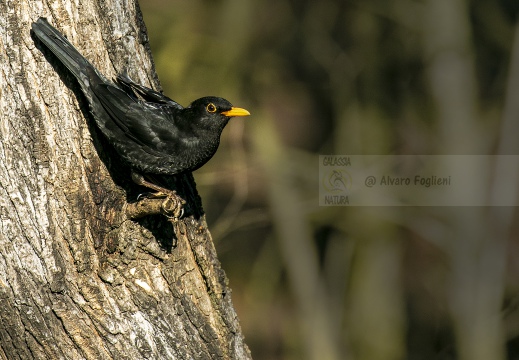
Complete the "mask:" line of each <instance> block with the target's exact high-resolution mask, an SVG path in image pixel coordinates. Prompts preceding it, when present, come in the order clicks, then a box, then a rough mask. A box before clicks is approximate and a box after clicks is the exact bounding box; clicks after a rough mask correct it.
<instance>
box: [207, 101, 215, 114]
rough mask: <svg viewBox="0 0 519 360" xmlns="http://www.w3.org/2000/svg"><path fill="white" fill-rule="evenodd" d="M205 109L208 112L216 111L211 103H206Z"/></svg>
mask: <svg viewBox="0 0 519 360" xmlns="http://www.w3.org/2000/svg"><path fill="white" fill-rule="evenodd" d="M205 109H206V110H207V112H210V113H214V112H216V106H215V105H214V104H213V103H209V104H207V106H206V107H205Z"/></svg>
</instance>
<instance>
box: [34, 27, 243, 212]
mask: <svg viewBox="0 0 519 360" xmlns="http://www.w3.org/2000/svg"><path fill="white" fill-rule="evenodd" d="M32 30H33V32H34V34H35V35H36V37H37V38H38V39H39V40H40V41H41V42H42V43H43V44H45V46H46V47H47V48H49V50H50V51H51V52H52V53H53V54H54V55H55V56H56V57H57V58H58V59H59V60H60V61H61V62H62V63H63V65H65V67H67V69H68V70H69V71H70V72H71V73H72V75H74V76H75V77H76V78H77V80H78V82H79V85H80V86H81V89H82V91H83V93H84V94H85V96H86V98H87V100H88V102H89V105H90V111H91V113H92V114H93V117H94V119H95V121H96V123H97V126H98V127H99V129H101V132H102V133H103V134H104V136H106V138H107V139H108V141H109V142H110V143H111V144H112V145H113V146H114V148H115V150H116V151H117V152H118V154H119V155H120V156H121V157H122V158H123V159H124V160H125V161H126V162H127V163H128V165H129V166H130V167H131V168H132V179H133V180H134V181H135V182H136V183H137V184H139V185H143V186H146V187H148V188H151V189H154V190H155V191H158V192H159V193H161V194H164V195H165V196H168V197H170V198H171V197H173V198H176V201H177V203H180V205H179V207H180V208H181V204H182V203H183V200H181V199H179V198H178V196H177V195H175V192H174V191H171V190H168V189H165V188H163V187H161V186H158V185H156V184H154V183H153V182H150V181H147V180H145V179H144V177H143V175H142V174H161V175H175V174H180V173H183V172H190V171H194V170H196V169H198V168H200V167H201V166H202V165H204V164H205V163H206V162H207V161H209V159H211V158H212V157H213V155H214V154H215V152H216V150H217V149H218V145H219V143H220V135H221V133H222V130H223V128H224V127H225V125H227V123H228V122H229V119H230V118H231V117H234V116H247V115H250V113H249V112H248V111H247V110H245V109H241V108H237V107H233V106H232V104H231V103H230V102H229V101H227V100H225V99H222V98H219V97H214V96H208V97H203V98H201V99H198V100H195V101H193V102H192V103H191V105H189V106H188V107H186V108H184V107H182V106H181V105H179V104H178V103H176V102H175V101H173V100H172V99H170V98H168V97H167V96H164V95H162V94H161V93H159V92H157V91H154V90H153V89H150V88H147V87H145V86H142V85H139V84H136V83H135V82H133V81H132V80H131V79H130V78H129V77H128V76H127V75H126V74H122V75H119V76H117V83H114V82H111V81H110V80H108V79H107V78H106V77H105V76H103V75H102V74H101V73H100V72H99V71H98V70H97V69H96V68H95V67H94V66H93V65H92V64H91V63H90V62H89V61H88V60H87V59H86V58H85V57H83V56H82V55H81V54H80V53H79V52H78V51H77V50H76V48H75V47H74V46H73V45H72V44H71V43H70V42H69V41H68V40H67V39H66V38H65V37H64V36H63V35H62V34H61V33H60V32H59V31H58V30H56V29H55V28H54V27H52V26H51V25H50V24H49V23H48V21H47V20H46V19H45V18H39V19H38V20H37V21H36V22H35V23H33V24H32ZM172 200H174V199H172ZM180 208H178V209H177V210H176V211H175V213H176V214H177V215H178V214H179V213H180Z"/></svg>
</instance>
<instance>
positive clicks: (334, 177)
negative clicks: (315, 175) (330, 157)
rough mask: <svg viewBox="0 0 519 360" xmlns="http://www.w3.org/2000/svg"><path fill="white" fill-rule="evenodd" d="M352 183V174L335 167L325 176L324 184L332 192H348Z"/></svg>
mask: <svg viewBox="0 0 519 360" xmlns="http://www.w3.org/2000/svg"><path fill="white" fill-rule="evenodd" d="M351 183H352V181H351V176H350V174H348V172H346V171H343V170H337V169H333V170H331V171H330V172H329V173H327V174H326V175H325V176H324V177H323V185H324V187H325V189H326V190H327V191H330V192H346V191H347V190H348V189H349V188H350V186H351Z"/></svg>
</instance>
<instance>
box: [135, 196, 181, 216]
mask: <svg viewBox="0 0 519 360" xmlns="http://www.w3.org/2000/svg"><path fill="white" fill-rule="evenodd" d="M144 199H164V201H163V202H162V204H161V210H162V213H163V214H164V215H166V216H167V217H168V218H170V219H174V220H178V219H180V218H182V216H184V205H185V204H186V201H185V200H184V199H182V198H181V197H180V196H178V195H177V193H176V191H174V190H168V189H163V190H162V191H158V192H155V193H142V194H139V195H138V196H137V200H138V201H140V200H144Z"/></svg>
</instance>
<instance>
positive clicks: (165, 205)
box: [161, 192, 186, 221]
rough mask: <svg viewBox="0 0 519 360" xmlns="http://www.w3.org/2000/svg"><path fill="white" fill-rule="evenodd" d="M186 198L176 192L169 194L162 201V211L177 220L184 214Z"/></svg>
mask: <svg viewBox="0 0 519 360" xmlns="http://www.w3.org/2000/svg"><path fill="white" fill-rule="evenodd" d="M185 203H186V202H185V200H184V199H182V198H181V197H180V196H178V195H177V194H176V193H175V192H173V193H172V194H168V195H167V196H166V199H164V201H163V202H162V206H161V207H162V211H163V213H164V215H166V216H167V217H168V218H170V219H173V220H174V221H177V220H178V219H180V218H182V216H184V207H183V206H184V205H185Z"/></svg>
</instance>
